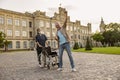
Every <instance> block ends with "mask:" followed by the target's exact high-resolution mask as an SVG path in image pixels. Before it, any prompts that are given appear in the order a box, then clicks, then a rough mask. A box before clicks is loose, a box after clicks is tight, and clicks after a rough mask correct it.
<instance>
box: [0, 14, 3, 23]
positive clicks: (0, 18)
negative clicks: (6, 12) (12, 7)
mask: <svg viewBox="0 0 120 80" xmlns="http://www.w3.org/2000/svg"><path fill="white" fill-rule="evenodd" d="M0 24H4V17H2V16H0Z"/></svg>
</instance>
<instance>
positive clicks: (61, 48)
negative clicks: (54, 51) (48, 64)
mask: <svg viewBox="0 0 120 80" xmlns="http://www.w3.org/2000/svg"><path fill="white" fill-rule="evenodd" d="M63 50H64V48H63V46H62V45H60V47H59V68H62V66H63V62H62V56H63Z"/></svg>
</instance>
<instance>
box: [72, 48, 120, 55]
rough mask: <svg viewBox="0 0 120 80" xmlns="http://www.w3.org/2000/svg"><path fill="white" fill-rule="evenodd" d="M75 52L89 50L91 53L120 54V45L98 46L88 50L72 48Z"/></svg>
mask: <svg viewBox="0 0 120 80" xmlns="http://www.w3.org/2000/svg"><path fill="white" fill-rule="evenodd" d="M72 51H73V52H89V53H101V54H120V47H99V48H98V47H96V48H92V50H88V51H86V50H85V48H80V49H77V50H72Z"/></svg>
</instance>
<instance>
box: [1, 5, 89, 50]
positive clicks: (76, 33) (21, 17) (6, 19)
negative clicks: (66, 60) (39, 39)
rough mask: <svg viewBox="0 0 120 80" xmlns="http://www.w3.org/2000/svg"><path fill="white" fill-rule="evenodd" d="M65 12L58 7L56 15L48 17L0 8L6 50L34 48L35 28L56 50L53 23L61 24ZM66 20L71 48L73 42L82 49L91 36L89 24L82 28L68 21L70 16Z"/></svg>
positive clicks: (39, 12) (79, 24) (36, 12)
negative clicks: (6, 41)
mask: <svg viewBox="0 0 120 80" xmlns="http://www.w3.org/2000/svg"><path fill="white" fill-rule="evenodd" d="M65 11H66V9H65V8H62V7H59V10H58V13H57V12H55V13H54V16H53V17H49V16H46V12H41V11H39V10H38V11H35V12H33V13H29V12H25V13H21V12H15V11H11V10H6V9H1V8H0V31H2V32H4V33H5V34H6V35H7V37H6V38H7V40H8V41H11V43H10V44H9V45H8V49H32V48H34V42H35V41H34V39H35V35H36V29H37V28H41V30H42V33H44V34H46V36H47V38H48V41H49V45H50V46H51V47H52V48H56V47H57V42H56V41H55V39H54V37H55V35H56V28H55V22H59V23H60V24H61V25H62V24H63V22H64V20H65V17H64V16H65V13H64V12H65ZM67 18H68V21H67V32H68V34H69V36H70V37H71V47H73V45H74V43H75V42H78V43H79V45H80V46H82V47H84V46H85V44H86V38H87V37H88V36H91V24H90V23H88V24H87V26H84V25H81V23H80V21H78V20H76V21H75V22H72V21H70V16H68V17H67Z"/></svg>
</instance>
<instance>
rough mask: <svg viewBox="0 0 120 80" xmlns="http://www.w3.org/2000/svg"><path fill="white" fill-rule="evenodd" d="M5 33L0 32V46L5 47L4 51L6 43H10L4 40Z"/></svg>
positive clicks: (6, 47) (6, 48) (6, 46)
mask: <svg viewBox="0 0 120 80" xmlns="http://www.w3.org/2000/svg"><path fill="white" fill-rule="evenodd" d="M5 38H6V35H5V34H4V33H3V32H0V48H3V47H5V51H7V50H8V44H10V41H8V40H6V39H5Z"/></svg>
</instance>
